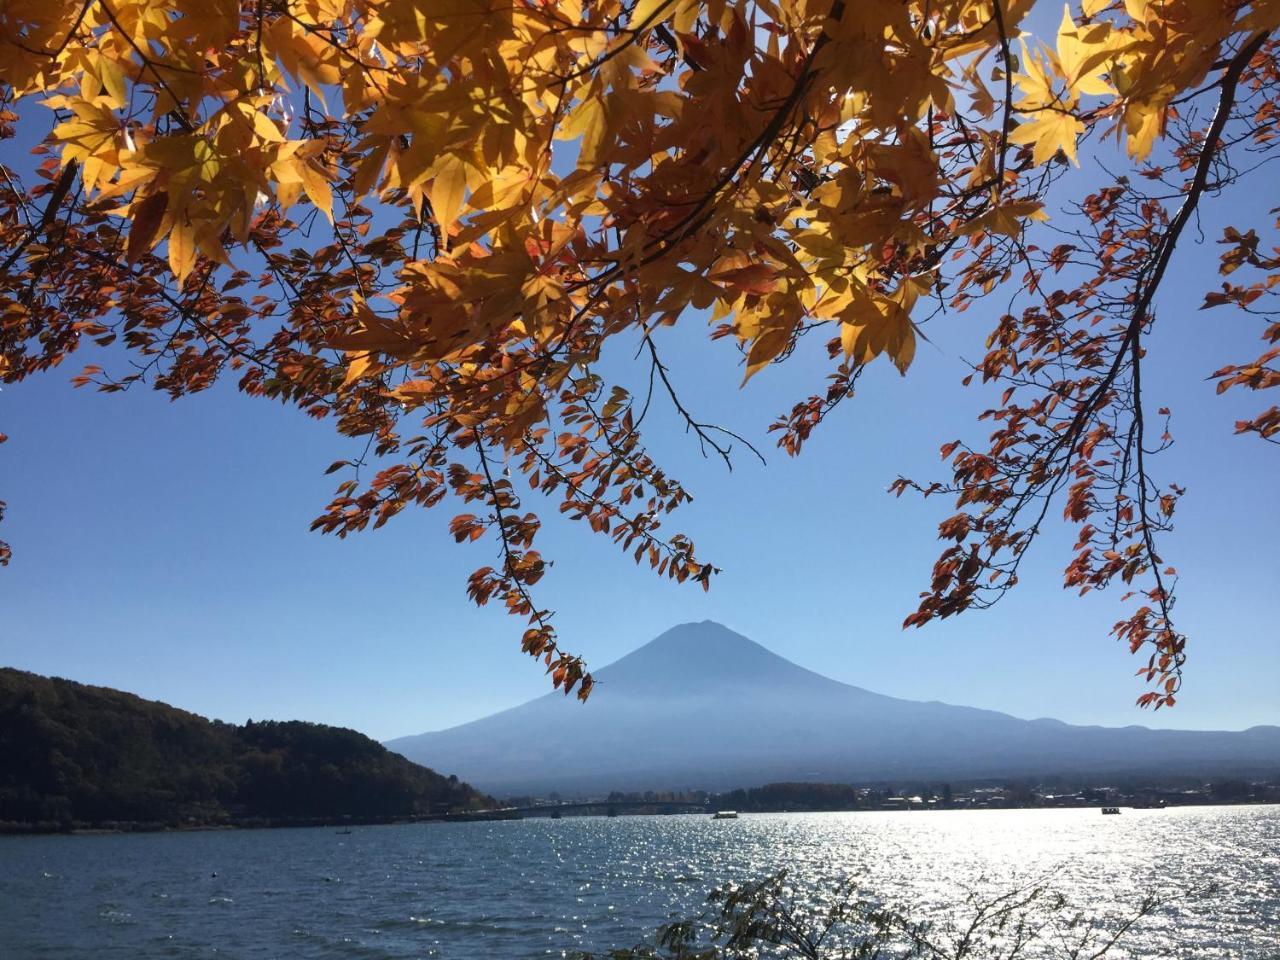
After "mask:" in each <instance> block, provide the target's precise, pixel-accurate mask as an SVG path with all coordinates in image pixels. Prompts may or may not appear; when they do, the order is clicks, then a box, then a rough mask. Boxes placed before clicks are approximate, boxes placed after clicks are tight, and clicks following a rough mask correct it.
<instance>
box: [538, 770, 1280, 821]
mask: <svg viewBox="0 0 1280 960" xmlns="http://www.w3.org/2000/svg"><path fill="white" fill-rule="evenodd" d="M905 798H910V799H911V802H912V804H916V803H919V804H921V805H927V806H931V807H937V808H942V809H947V808H952V807H973V806H995V805H999V806H1006V807H1041V806H1084V805H1103V804H1109V803H1116V802H1127V803H1136V804H1147V805H1152V804H1166V805H1177V804H1195V803H1249V802H1263V803H1275V802H1280V776H1277V777H1276V778H1274V780H1272V781H1267V782H1245V781H1243V780H1236V779H1223V780H1215V781H1211V782H1205V781H1202V780H1198V779H1194V778H1189V777H1163V776H1152V777H1145V778H1134V777H1126V778H1123V779H1121V780H1118V781H1113V782H1112V783H1110V784H1107V783H1105V781H1097V779H1096V778H1094V777H1088V778H1082V779H1080V780H1076V779H1074V778H1070V777H1064V776H1053V777H1046V778H1044V780H1042V781H1036V782H1034V783H1032V782H1027V781H1020V780H1017V781H1015V780H1004V781H989V780H986V781H969V782H965V783H957V784H956V785H954V787H953V785H952V784H950V783H916V782H910V783H902V784H883V783H880V784H874V785H864V784H849V783H767V784H765V785H763V786H760V787H751V788H743V789H739V790H730V791H727V792H725V793H708V792H705V791H700V790H688V791H652V790H647V791H644V792H643V793H641V792H631V793H624V792H621V791H614V792H613V793H611V794H609V796H608V802H613V803H626V802H629V801H645V802H648V803H652V802H655V801H656V802H662V801H668V802H680V803H701V804H704V805H705V806H706V807H707V808H708V809H716V810H741V811H747V812H752V813H793V812H794V813H802V812H818V811H834V810H881V809H886V808H896V807H899V806H901V803H902V801H903V800H904V799H905ZM552 799H553V800H554V799H558V798H556V797H553V798H552ZM533 802H535V801H533V800H532V799H526V801H525V805H529V804H532V803H533Z"/></svg>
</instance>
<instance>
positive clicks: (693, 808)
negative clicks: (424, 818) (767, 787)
mask: <svg viewBox="0 0 1280 960" xmlns="http://www.w3.org/2000/svg"><path fill="white" fill-rule="evenodd" d="M711 812H712V810H711V808H710V807H708V806H707V805H706V804H705V803H697V802H695V801H690V800H581V801H578V802H575V803H539V804H535V805H533V806H528V807H502V808H501V809H498V810H478V811H476V812H474V813H453V814H449V815H448V816H447V817H446V818H445V819H448V820H523V819H525V818H526V817H546V818H549V819H552V820H558V819H560V818H561V817H620V816H624V815H625V814H629V813H649V814H673V813H711Z"/></svg>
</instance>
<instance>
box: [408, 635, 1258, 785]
mask: <svg viewBox="0 0 1280 960" xmlns="http://www.w3.org/2000/svg"><path fill="white" fill-rule="evenodd" d="M596 677H597V684H598V685H597V687H596V689H595V690H594V691H593V692H592V696H591V699H590V701H588V703H587V704H586V705H585V706H583V705H579V704H576V703H574V702H571V701H567V700H566V699H565V698H564V697H563V696H561V695H560V694H557V693H549V694H545V695H543V696H541V697H538V698H535V699H534V700H530V701H528V702H526V703H523V704H519V705H517V706H513V707H510V708H508V709H506V710H503V711H499V712H498V713H494V714H491V715H489V716H488V717H483V718H480V719H478V720H473V721H471V722H469V723H465V724H460V725H458V726H455V727H452V728H449V729H446V730H441V731H435V732H430V733H424V734H419V735H417V736H410V737H401V738H397V739H394V740H390V741H387V746H388V748H389V749H392V750H396V751H398V752H400V753H403V754H404V755H405V756H407V757H409V758H410V759H416V760H418V761H419V762H424V763H430V764H432V765H434V766H437V767H440V766H444V767H446V768H448V769H456V770H457V771H458V773H459V775H461V776H465V777H466V778H467V779H468V780H470V781H471V782H473V783H475V784H477V786H479V787H480V788H481V789H485V790H488V791H490V792H508V793H514V792H537V791H540V790H558V791H560V792H562V793H563V792H566V791H579V792H581V791H600V790H612V789H621V790H626V789H670V788H703V789H725V788H736V787H743V786H755V785H759V784H761V783H764V782H767V781H769V780H777V779H796V780H814V779H829V780H839V781H846V782H847V781H871V780H892V779H894V778H908V777H917V778H931V777H952V778H955V779H972V778H980V777H987V776H991V777H996V776H1028V775H1044V774H1050V773H1086V772H1088V773H1110V772H1128V773H1146V772H1156V771H1159V772H1177V773H1185V774H1191V773H1209V772H1211V773H1214V774H1218V773H1244V772H1252V771H1259V772H1266V773H1268V774H1271V773H1274V772H1275V770H1274V769H1272V768H1273V767H1274V768H1280V727H1276V726H1265V725H1264V726H1258V727H1253V728H1250V729H1249V730H1245V731H1180V730H1152V729H1151V728H1148V727H1143V726H1139V725H1131V726H1129V727H1120V728H1110V727H1103V726H1098V725H1093V726H1077V725H1072V724H1067V723H1064V722H1063V721H1060V720H1056V719H1054V718H1051V717H1042V718H1037V719H1035V720H1024V719H1020V718H1017V717H1014V716H1011V715H1009V714H1006V713H1001V712H999V711H995V710H988V709H984V708H980V707H971V706H964V705H958V704H950V703H945V702H942V701H936V700H934V701H915V700H907V699H904V698H899V697H892V696H888V695H886V694H881V693H876V692H874V691H871V690H867V689H865V688H863V687H859V686H855V685H853V684H848V683H845V682H843V681H839V680H835V679H833V678H831V677H826V676H824V675H823V674H820V673H817V672H816V671H813V670H809V669H808V668H806V667H803V666H800V665H799V664H796V663H793V662H792V661H790V660H787V659H786V658H784V657H781V656H779V655H778V654H776V653H774V652H773V651H771V650H769V649H768V648H767V647H764V646H763V645H761V644H759V643H757V642H755V641H754V640H750V639H749V638H747V637H744V636H742V635H741V634H738V633H735V632H734V631H732V630H729V629H728V628H727V627H724V626H722V625H721V624H718V623H715V622H714V621H709V620H708V621H702V622H699V623H685V624H680V625H677V626H675V627H672V628H671V629H670V630H667V631H665V632H663V633H662V634H660V635H659V636H658V637H655V638H654V639H653V640H651V641H649V642H648V643H646V644H644V645H643V646H641V647H639V648H637V649H636V650H633V651H631V652H630V653H628V654H626V655H625V656H623V657H621V658H620V659H618V660H616V661H614V662H613V663H611V664H609V665H608V666H606V667H604V668H602V669H600V670H599V671H597V672H596Z"/></svg>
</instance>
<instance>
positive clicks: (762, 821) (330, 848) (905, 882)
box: [0, 807, 1280, 960]
mask: <svg viewBox="0 0 1280 960" xmlns="http://www.w3.org/2000/svg"><path fill="white" fill-rule="evenodd" d="M781 867H786V868H788V869H789V870H790V871H791V881H792V885H793V887H794V889H795V892H796V896H797V898H799V899H801V900H804V901H806V902H808V903H811V904H820V903H822V902H824V901H825V900H826V899H827V898H829V897H830V896H831V893H832V892H833V891H834V890H835V889H836V888H837V887H838V885H839V884H840V883H841V882H842V881H846V880H849V879H852V878H854V877H860V878H861V880H862V885H863V889H864V890H866V891H867V892H869V893H871V894H873V895H874V896H875V897H876V898H877V899H880V900H884V901H887V902H889V903H893V904H895V905H898V906H901V907H903V908H905V910H906V912H907V913H908V914H909V915H910V916H911V917H912V918H913V919H917V920H921V919H926V918H932V919H941V918H943V917H945V916H946V915H947V912H948V910H950V909H951V907H952V906H953V905H954V904H956V903H957V901H958V900H959V899H960V898H962V897H963V896H964V895H965V893H966V892H968V891H970V890H976V891H977V892H979V893H980V894H985V895H991V896H994V895H996V894H999V893H1003V892H1005V891H1007V890H1008V889H1010V888H1011V887H1012V886H1014V885H1016V884H1018V883H1024V882H1027V881H1032V880H1036V879H1040V878H1043V877H1046V876H1048V877H1049V885H1050V886H1051V887H1052V888H1053V889H1054V890H1056V891H1059V892H1061V893H1062V894H1064V895H1065V896H1066V897H1067V898H1068V900H1069V901H1070V902H1071V903H1072V904H1074V905H1076V906H1078V907H1081V908H1084V909H1086V910H1087V911H1089V912H1090V913H1091V914H1100V915H1103V916H1112V917H1115V916H1120V915H1122V914H1124V913H1126V912H1130V911H1131V908H1132V907H1134V906H1135V905H1136V904H1137V903H1138V901H1140V900H1141V898H1142V897H1143V895H1144V894H1146V893H1148V892H1151V891H1165V892H1175V891H1181V892H1184V893H1185V892H1191V894H1192V895H1190V896H1184V897H1183V898H1182V899H1180V900H1179V901H1177V902H1175V903H1173V904H1171V905H1170V906H1167V907H1165V908H1162V910H1161V911H1160V912H1159V913H1158V914H1157V915H1155V916H1153V917H1150V918H1148V919H1147V920H1146V921H1145V922H1144V924H1143V925H1142V927H1141V928H1140V929H1139V931H1138V932H1137V933H1136V934H1135V935H1133V936H1132V937H1131V938H1130V939H1129V940H1127V941H1126V944H1127V946H1128V949H1127V950H1126V951H1124V952H1117V953H1115V954H1113V956H1115V957H1118V958H1119V957H1127V958H1131V960H1148V958H1154V957H1178V958H1214V957H1222V958H1227V957H1230V958H1245V960H1276V958H1280V808H1276V807H1200V808H1183V809H1171V810H1125V811H1124V814H1123V815H1122V816H1119V817H1102V816H1100V815H1099V813H1098V811H1097V810H1096V809H1084V810H1012V811H971V812H950V811H948V812H927V813H900V812H894V813H843V814H842V813H831V814H760V815H749V814H744V815H743V816H742V817H741V818H739V819H737V820H722V821H714V820H711V819H710V818H709V817H706V816H693V815H687V816H670V817H618V818H586V819H563V820H525V821H518V822H517V821H512V822H496V823H471V824H439V823H437V824H421V825H404V826H387V827H356V828H354V829H353V832H352V833H351V834H350V835H335V833H334V831H333V830H332V829H308V830H252V831H248V830H247V831H219V832H198V833H169V834H138V835H120V836H115V835H112V836H75V837H68V836H52V837H0V946H3V949H2V950H0V956H3V958H4V960H27V958H58V960H78V958H85V960H88V958H93V960H108V958H125V957H128V958H131V960H133V958H136V960H151V958H164V957H231V958H270V957H280V958H284V957H290V958H292V957H299V958H313V957H314V958H320V957H326V958H344V957H370V958H388V960H390V958H402V957H403V958H408V957H439V958H462V960H470V958H532V957H546V956H554V957H558V956H564V955H566V954H567V953H569V952H572V951H573V950H575V949H581V948H591V949H602V948H607V947H610V946H621V945H631V944H634V943H635V942H637V941H639V940H641V939H643V938H644V937H645V936H647V935H649V934H650V933H651V932H652V931H653V929H654V928H655V927H656V926H657V925H658V924H659V923H661V922H663V921H665V920H668V919H672V918H673V917H683V916H688V915H691V914H693V913H695V912H697V910H698V909H699V907H700V906H701V903H702V901H703V899H704V897H705V895H706V893H707V891H708V890H709V889H710V888H712V887H714V886H716V885H718V884H722V883H725V882H728V881H747V880H753V879H758V878H760V877H762V876H764V875H766V874H768V873H770V872H772V871H774V870H776V869H778V868H781ZM1211 883H1212V884H1216V886H1217V889H1216V890H1214V891H1212V892H1206V887H1207V886H1208V885H1209V884H1211Z"/></svg>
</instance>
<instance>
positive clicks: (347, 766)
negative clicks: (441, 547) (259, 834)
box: [0, 668, 488, 828]
mask: <svg viewBox="0 0 1280 960" xmlns="http://www.w3.org/2000/svg"><path fill="white" fill-rule="evenodd" d="M487 800H488V798H486V797H484V796H482V795H481V794H479V793H478V792H477V791H475V790H473V789H472V788H471V787H470V786H469V785H468V784H465V783H461V782H459V780H458V778H457V777H446V776H442V775H440V774H438V773H436V772H435V771H433V770H429V769H427V768H425V767H421V766H418V765H417V764H415V763H411V762H410V761H408V760H406V759H404V758H403V757H401V756H400V755H398V754H395V753H391V752H390V751H388V750H387V749H386V748H385V747H383V746H381V745H380V744H378V743H377V742H375V741H373V740H370V739H369V738H368V737H366V736H364V735H362V734H359V733H356V732H355V731H354V730H345V729H342V728H339V727H328V726H323V725H321V724H315V723H303V722H298V721H291V722H279V723H278V722H262V723H254V722H252V721H250V722H249V723H247V724H245V725H244V726H236V725H234V724H227V723H221V722H218V721H210V720H206V719H205V718H204V717H201V716H197V715H196V714H193V713H188V712H186V711H185V710H177V709H175V708H173V707H171V706H169V705H168V704H164V703H158V702H156V701H153V700H143V699H142V698H140V697H136V696H134V695H133V694H129V693H124V692H122V691H119V690H112V689H109V688H106V687H92V686H86V685H84V684H80V683H75V682H72V681H70V680H62V679H57V678H48V677H41V676H37V675H35V674H31V673H24V672H22V671H19V670H12V669H8V668H0V823H4V824H6V825H8V826H10V827H12V826H14V825H16V824H41V825H43V826H44V827H46V828H48V827H53V826H55V825H56V826H61V827H66V826H71V825H85V826H100V825H103V824H109V823H113V822H115V823H134V824H148V825H163V826H190V825H198V824H215V823H228V822H246V821H248V822H254V821H259V822H260V821H269V822H275V823H289V822H305V821H308V820H336V819H341V818H348V817H349V818H351V819H355V820H385V819H394V818H400V817H413V816H421V815H425V814H431V813H441V812H446V811H448V810H452V809H459V808H470V807H477V806H484V805H487Z"/></svg>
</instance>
